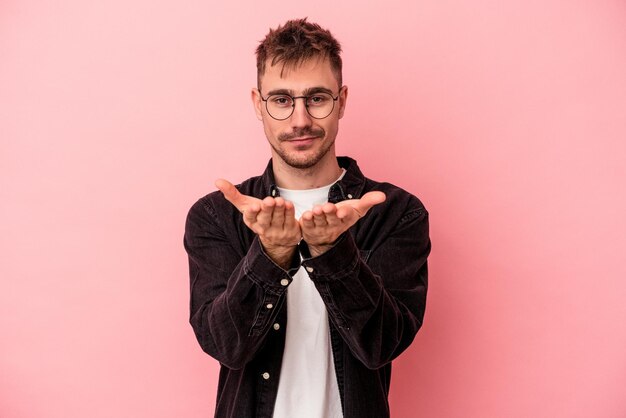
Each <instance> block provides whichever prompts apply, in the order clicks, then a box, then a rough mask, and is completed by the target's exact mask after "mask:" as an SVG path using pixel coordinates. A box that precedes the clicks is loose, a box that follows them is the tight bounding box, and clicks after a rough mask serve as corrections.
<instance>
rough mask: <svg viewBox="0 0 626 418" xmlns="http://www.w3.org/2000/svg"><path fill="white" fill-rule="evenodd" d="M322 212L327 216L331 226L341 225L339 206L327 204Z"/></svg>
mask: <svg viewBox="0 0 626 418" xmlns="http://www.w3.org/2000/svg"><path fill="white" fill-rule="evenodd" d="M322 210H323V211H324V214H325V215H326V222H328V225H330V226H337V225H340V224H341V219H339V218H338V217H337V206H336V205H333V204H332V203H326V204H325V205H324V206H322Z"/></svg>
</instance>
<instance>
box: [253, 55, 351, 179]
mask: <svg viewBox="0 0 626 418" xmlns="http://www.w3.org/2000/svg"><path fill="white" fill-rule="evenodd" d="M282 70H283V66H282V64H278V65H275V66H271V64H270V61H268V62H267V66H266V68H265V74H263V75H262V76H261V77H260V86H261V90H260V91H259V90H257V89H254V90H253V91H252V101H253V103H254V107H255V111H256V114H257V118H259V120H261V121H263V128H264V131H265V136H266V137H267V140H268V141H269V143H270V145H271V147H272V157H273V158H280V159H281V160H282V161H284V162H285V163H286V164H288V165H289V166H291V167H294V168H300V169H306V168H310V167H313V166H315V165H316V164H317V163H318V162H320V161H321V160H322V159H325V158H335V147H334V144H335V137H336V136H337V131H338V128H339V119H341V118H342V117H343V113H344V109H345V105H346V98H347V94H348V92H347V87H343V88H340V86H339V85H338V82H337V78H336V77H335V75H334V74H333V72H332V70H331V66H330V62H329V61H328V60H318V59H312V60H308V61H305V62H304V63H302V64H301V65H298V66H297V67H294V68H292V67H288V68H285V70H284V72H283V74H282V77H281V71H282ZM320 92H328V93H330V94H331V95H332V97H333V98H334V97H337V96H339V98H338V99H337V100H336V101H335V102H334V108H333V110H332V112H331V113H330V114H329V115H328V116H327V117H325V118H323V119H316V118H313V117H312V116H311V115H310V114H309V113H308V112H307V109H306V106H305V101H304V99H296V100H295V108H294V109H293V113H292V114H291V116H289V117H287V118H286V119H284V120H276V119H274V118H273V117H272V116H270V114H269V113H268V109H267V106H266V103H267V102H265V101H263V100H262V99H267V98H268V96H270V95H272V94H276V93H281V94H287V95H289V96H293V97H297V96H309V95H312V94H314V93H320ZM316 100H318V99H316V98H314V99H313V101H316ZM288 110H290V108H288V109H287V113H288ZM312 111H313V110H312ZM313 112H314V111H313ZM275 116H276V115H275Z"/></svg>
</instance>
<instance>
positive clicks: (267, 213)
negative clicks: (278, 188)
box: [257, 196, 276, 227]
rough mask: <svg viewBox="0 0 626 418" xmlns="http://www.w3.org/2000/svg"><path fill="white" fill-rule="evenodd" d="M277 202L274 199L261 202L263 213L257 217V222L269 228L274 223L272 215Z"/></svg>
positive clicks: (268, 198)
mask: <svg viewBox="0 0 626 418" xmlns="http://www.w3.org/2000/svg"><path fill="white" fill-rule="evenodd" d="M275 205H276V202H275V201H274V198H273V197H269V196H268V197H266V198H265V199H263V200H262V201H261V212H259V215H258V216H257V222H259V223H260V224H261V225H263V226H266V227H267V226H269V225H270V224H271V222H272V213H273V212H274V206H275Z"/></svg>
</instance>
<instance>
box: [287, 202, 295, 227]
mask: <svg viewBox="0 0 626 418" xmlns="http://www.w3.org/2000/svg"><path fill="white" fill-rule="evenodd" d="M296 223H297V221H296V208H295V207H294V206H293V203H291V202H290V201H288V200H285V229H290V228H293V227H294V226H295V225H296Z"/></svg>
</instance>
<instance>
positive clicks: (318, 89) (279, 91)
mask: <svg viewBox="0 0 626 418" xmlns="http://www.w3.org/2000/svg"><path fill="white" fill-rule="evenodd" d="M315 93H328V94H330V95H331V96H334V93H333V91H332V90H331V89H329V88H327V87H324V86H315V87H308V88H306V89H304V91H303V92H302V95H303V96H310V95H311V94H315ZM272 94H286V95H289V96H295V92H294V91H293V90H290V89H274V90H270V91H268V92H267V95H268V96H271V95H272Z"/></svg>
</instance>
